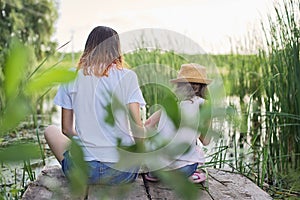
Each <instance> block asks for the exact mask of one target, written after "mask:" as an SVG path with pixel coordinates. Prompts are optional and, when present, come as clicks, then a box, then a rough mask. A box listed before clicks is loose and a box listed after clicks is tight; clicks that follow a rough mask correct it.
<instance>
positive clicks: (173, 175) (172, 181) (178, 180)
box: [157, 171, 198, 200]
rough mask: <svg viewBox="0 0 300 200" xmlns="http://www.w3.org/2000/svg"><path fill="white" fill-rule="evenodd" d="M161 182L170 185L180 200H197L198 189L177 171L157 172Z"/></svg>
mask: <svg viewBox="0 0 300 200" xmlns="http://www.w3.org/2000/svg"><path fill="white" fill-rule="evenodd" d="M157 175H158V177H159V179H161V180H162V182H164V183H166V184H168V185H170V186H171V187H172V188H173V189H174V190H175V192H176V194H177V195H178V197H180V198H181V199H186V200H193V199H198V189H197V187H196V186H195V184H193V183H192V182H190V181H189V180H188V178H187V177H186V176H184V175H183V174H182V173H180V172H177V171H158V172H157Z"/></svg>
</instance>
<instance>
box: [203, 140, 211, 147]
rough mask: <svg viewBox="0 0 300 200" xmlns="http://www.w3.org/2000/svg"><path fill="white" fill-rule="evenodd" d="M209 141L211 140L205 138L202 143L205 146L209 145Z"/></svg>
mask: <svg viewBox="0 0 300 200" xmlns="http://www.w3.org/2000/svg"><path fill="white" fill-rule="evenodd" d="M209 143H210V140H204V141H203V142H202V144H203V145H204V146H207V145H209Z"/></svg>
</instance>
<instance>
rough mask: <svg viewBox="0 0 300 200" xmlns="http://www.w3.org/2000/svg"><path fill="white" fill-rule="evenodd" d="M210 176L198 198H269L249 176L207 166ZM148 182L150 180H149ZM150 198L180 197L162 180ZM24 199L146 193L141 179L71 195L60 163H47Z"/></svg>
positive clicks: (133, 198) (152, 185)
mask: <svg viewBox="0 0 300 200" xmlns="http://www.w3.org/2000/svg"><path fill="white" fill-rule="evenodd" d="M208 172H209V177H208V180H207V181H206V183H205V187H206V190H201V189H199V195H198V197H199V198H198V199H201V200H211V199H215V200H216V199H222V200H223V199H257V200H260V199H261V200H265V199H272V198H271V197H270V196H269V195H268V194H267V193H266V192H265V191H263V190H262V189H260V188H259V187H258V186H257V185H255V184H254V183H253V182H251V181H250V180H249V179H248V178H246V177H244V176H242V175H240V174H236V173H231V172H226V171H222V170H217V169H209V170H208ZM148 183H149V182H148ZM149 191H150V195H151V197H152V199H166V200H168V199H170V200H171V199H180V198H179V197H178V196H177V195H176V194H175V192H174V191H173V190H172V189H171V188H170V187H168V186H166V185H163V184H162V183H149ZM22 199H23V200H48V199H89V200H98V199H128V200H129V199H130V200H137V199H145V200H147V199H148V197H147V194H146V191H145V187H144V184H143V180H142V178H138V179H137V180H136V181H135V182H134V183H132V184H128V185H125V186H122V187H120V186H101V185H94V186H89V187H88V189H87V194H86V195H85V196H82V197H74V196H71V195H70V191H69V189H68V184H67V180H66V178H65V176H64V175H63V173H62V171H61V169H60V166H48V167H45V169H44V170H43V171H42V173H41V174H40V175H39V176H38V178H37V180H36V181H35V182H33V183H31V184H30V185H29V186H28V188H27V190H26V192H25V193H24V195H23V198H22Z"/></svg>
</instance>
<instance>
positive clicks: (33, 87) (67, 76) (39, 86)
mask: <svg viewBox="0 0 300 200" xmlns="http://www.w3.org/2000/svg"><path fill="white" fill-rule="evenodd" d="M76 76H77V72H76V71H73V70H70V69H68V68H59V69H58V68H54V69H51V70H48V71H46V72H44V73H42V74H39V75H35V76H34V78H32V79H29V82H28V83H27V85H26V87H25V93H26V94H33V93H37V92H40V91H44V90H46V89H48V88H49V87H51V86H53V85H56V84H59V83H67V82H70V81H72V80H74V79H75V78H76Z"/></svg>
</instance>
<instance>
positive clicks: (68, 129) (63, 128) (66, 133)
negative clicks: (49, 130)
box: [61, 127, 73, 136]
mask: <svg viewBox="0 0 300 200" xmlns="http://www.w3.org/2000/svg"><path fill="white" fill-rule="evenodd" d="M61 131H62V133H63V134H64V135H66V136H69V135H72V132H73V130H72V129H70V128H67V127H62V130H61Z"/></svg>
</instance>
